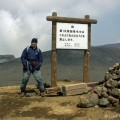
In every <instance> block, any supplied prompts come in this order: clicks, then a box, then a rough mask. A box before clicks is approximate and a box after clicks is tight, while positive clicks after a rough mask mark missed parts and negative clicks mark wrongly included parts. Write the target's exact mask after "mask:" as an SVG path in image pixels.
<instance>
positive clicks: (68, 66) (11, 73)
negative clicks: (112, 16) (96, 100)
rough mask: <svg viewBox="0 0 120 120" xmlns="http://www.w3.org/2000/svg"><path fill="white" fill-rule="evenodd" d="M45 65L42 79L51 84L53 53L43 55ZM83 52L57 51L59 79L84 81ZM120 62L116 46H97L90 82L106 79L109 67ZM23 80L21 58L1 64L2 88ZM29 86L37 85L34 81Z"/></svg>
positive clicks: (93, 48) (94, 49)
mask: <svg viewBox="0 0 120 120" xmlns="http://www.w3.org/2000/svg"><path fill="white" fill-rule="evenodd" d="M43 57H44V63H43V66H42V68H41V72H42V78H43V79H44V80H45V81H46V82H48V83H50V79H51V51H47V52H44V53H43ZM83 58H84V54H83V51H80V50H57V70H58V79H59V80H61V79H62V80H63V79H69V80H82V74H83ZM118 61H120V48H119V47H115V45H113V46H112V45H110V46H109V45H106V46H105V45H104V46H96V47H92V48H91V52H90V80H91V81H100V80H102V79H103V78H104V75H105V72H106V70H107V68H108V67H110V66H112V65H113V64H114V63H115V62H118ZM21 79H22V65H21V61H20V58H17V59H13V60H12V61H9V62H5V63H1V64H0V86H2V85H19V84H20V83H21ZM32 79H33V77H31V80H30V81H29V84H33V83H35V81H34V80H32Z"/></svg>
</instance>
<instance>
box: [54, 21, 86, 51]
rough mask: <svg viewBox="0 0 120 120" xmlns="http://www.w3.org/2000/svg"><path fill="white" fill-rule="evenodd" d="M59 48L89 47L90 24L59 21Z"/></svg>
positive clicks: (57, 37) (57, 39) (57, 41)
mask: <svg viewBox="0 0 120 120" xmlns="http://www.w3.org/2000/svg"><path fill="white" fill-rule="evenodd" d="M56 33H57V34H56V48H57V49H88V24H74V23H59V22H58V23H57V29H56Z"/></svg>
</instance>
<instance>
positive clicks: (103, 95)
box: [101, 92, 109, 98]
mask: <svg viewBox="0 0 120 120" xmlns="http://www.w3.org/2000/svg"><path fill="white" fill-rule="evenodd" d="M101 96H102V97H104V98H108V96H109V95H108V94H107V93H106V92H102V94H101Z"/></svg>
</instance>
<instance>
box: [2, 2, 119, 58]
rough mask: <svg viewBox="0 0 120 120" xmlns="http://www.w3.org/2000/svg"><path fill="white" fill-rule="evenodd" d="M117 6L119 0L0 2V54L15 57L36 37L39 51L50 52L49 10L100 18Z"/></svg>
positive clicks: (114, 9) (62, 13)
mask: <svg viewBox="0 0 120 120" xmlns="http://www.w3.org/2000/svg"><path fill="white" fill-rule="evenodd" d="M11 1H12V2H11ZM119 7H120V2H119V0H104V1H100V0H79V1H78V0H57V1H55V0H49V1H48V0H44V1H41V0H1V1H0V28H1V29H0V39H1V41H2V44H1V45H0V54H14V55H15V56H16V57H19V56H20V55H21V52H22V50H23V48H24V47H26V46H28V45H29V44H30V41H31V39H32V38H33V37H37V38H39V47H40V48H41V49H42V51H47V50H50V49H51V22H48V21H46V16H48V15H51V13H52V12H53V11H57V12H58V14H59V15H61V16H70V17H84V15H85V14H89V15H90V16H91V17H94V18H101V16H105V15H107V14H109V13H111V12H112V11H116V10H117V9H118V8H119Z"/></svg>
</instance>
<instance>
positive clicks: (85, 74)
mask: <svg viewBox="0 0 120 120" xmlns="http://www.w3.org/2000/svg"><path fill="white" fill-rule="evenodd" d="M85 19H86V20H88V19H90V17H89V15H86V16H85ZM90 46H91V24H88V49H87V50H85V51H84V66H83V82H85V83H88V82H90V80H89V79H90V78H89V69H90Z"/></svg>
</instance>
